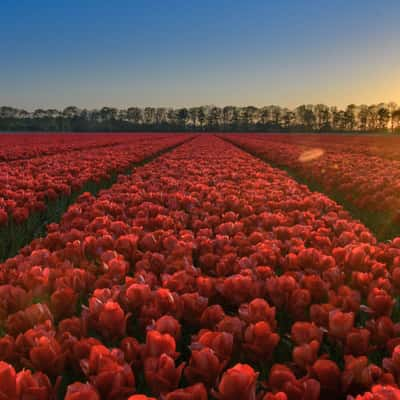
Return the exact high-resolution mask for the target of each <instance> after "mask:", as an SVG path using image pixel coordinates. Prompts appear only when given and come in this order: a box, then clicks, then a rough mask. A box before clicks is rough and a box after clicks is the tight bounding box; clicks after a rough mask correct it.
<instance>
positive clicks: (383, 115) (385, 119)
mask: <svg viewBox="0 0 400 400" xmlns="http://www.w3.org/2000/svg"><path fill="white" fill-rule="evenodd" d="M377 120H378V122H377V123H378V128H379V129H381V130H386V129H387V128H388V124H389V120H390V111H389V109H388V108H387V107H386V106H385V105H382V106H381V107H379V109H378V111H377Z"/></svg>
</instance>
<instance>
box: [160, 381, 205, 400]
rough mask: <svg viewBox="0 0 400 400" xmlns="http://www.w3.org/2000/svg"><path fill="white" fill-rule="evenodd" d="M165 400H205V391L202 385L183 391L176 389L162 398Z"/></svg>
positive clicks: (198, 384)
mask: <svg viewBox="0 0 400 400" xmlns="http://www.w3.org/2000/svg"><path fill="white" fill-rule="evenodd" d="M164 398H165V400H207V399H208V396H207V390H206V388H205V387H204V385H203V384H202V383H196V384H195V385H193V386H188V387H186V388H184V389H176V390H174V391H173V392H169V393H167V394H166V395H165V396H164Z"/></svg>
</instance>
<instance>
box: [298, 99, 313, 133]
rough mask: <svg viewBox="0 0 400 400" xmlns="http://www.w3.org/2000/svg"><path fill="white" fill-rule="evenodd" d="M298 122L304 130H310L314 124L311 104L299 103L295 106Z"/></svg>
mask: <svg viewBox="0 0 400 400" xmlns="http://www.w3.org/2000/svg"><path fill="white" fill-rule="evenodd" d="M296 115H297V118H298V121H299V124H300V125H301V126H302V127H303V128H304V129H306V130H308V131H312V130H313V129H314V126H315V114H314V111H313V106H312V105H304V104H303V105H301V106H299V107H297V108H296Z"/></svg>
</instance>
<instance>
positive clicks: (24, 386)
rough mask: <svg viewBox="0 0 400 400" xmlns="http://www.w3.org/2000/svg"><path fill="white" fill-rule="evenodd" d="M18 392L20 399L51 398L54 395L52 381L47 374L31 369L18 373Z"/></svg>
mask: <svg viewBox="0 0 400 400" xmlns="http://www.w3.org/2000/svg"><path fill="white" fill-rule="evenodd" d="M17 393H18V396H19V398H20V399H38V400H51V399H52V398H53V396H54V394H53V388H52V385H51V382H50V380H49V378H48V377H47V375H45V374H43V373H41V372H36V373H34V374H32V372H31V371H29V370H23V371H20V372H19V373H18V374H17Z"/></svg>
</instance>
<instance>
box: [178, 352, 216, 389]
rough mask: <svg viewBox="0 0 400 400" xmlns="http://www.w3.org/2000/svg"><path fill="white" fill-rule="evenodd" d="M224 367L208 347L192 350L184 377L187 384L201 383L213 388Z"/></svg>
mask: <svg viewBox="0 0 400 400" xmlns="http://www.w3.org/2000/svg"><path fill="white" fill-rule="evenodd" d="M223 367H224V363H221V362H220V360H219V359H218V357H217V356H216V355H215V353H214V352H213V351H212V350H211V349H210V348H208V347H205V348H204V349H201V350H193V351H192V356H191V358H190V361H189V365H188V366H187V367H186V368H185V377H186V379H187V380H188V382H189V383H196V382H202V383H204V385H205V386H207V387H212V386H214V384H215V382H216V380H217V378H218V376H219V374H220V373H221V371H222V369H223Z"/></svg>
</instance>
